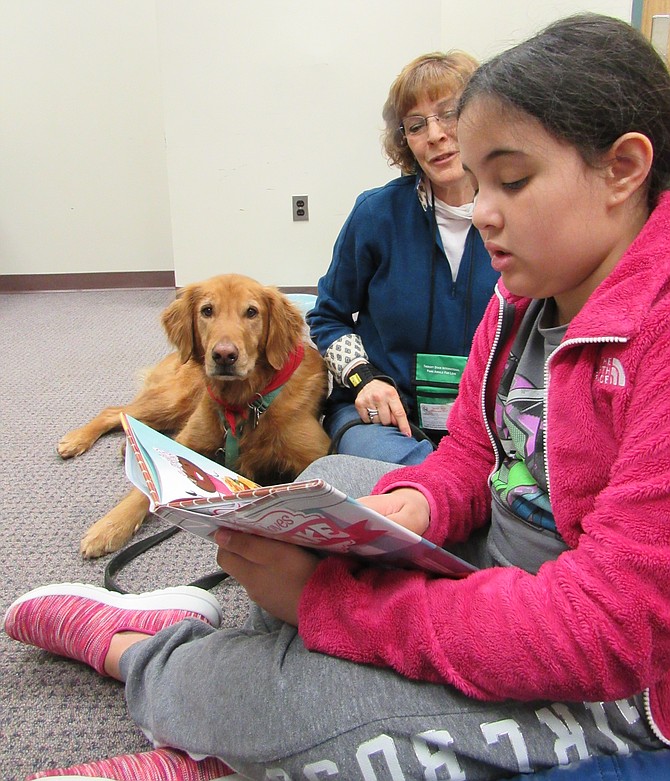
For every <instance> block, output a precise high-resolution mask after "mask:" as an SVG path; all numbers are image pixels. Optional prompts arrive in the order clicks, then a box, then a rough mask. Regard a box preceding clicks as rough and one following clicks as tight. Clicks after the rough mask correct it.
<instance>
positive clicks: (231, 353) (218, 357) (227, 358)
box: [212, 343, 240, 366]
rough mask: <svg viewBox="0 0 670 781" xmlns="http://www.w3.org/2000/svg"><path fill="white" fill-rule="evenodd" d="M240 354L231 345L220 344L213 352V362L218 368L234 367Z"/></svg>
mask: <svg viewBox="0 0 670 781" xmlns="http://www.w3.org/2000/svg"><path fill="white" fill-rule="evenodd" d="M239 356H240V353H239V351H238V349H237V347H235V345H234V344H231V343H220V344H217V345H216V347H215V348H214V349H213V350H212V360H213V361H214V363H216V364H217V365H218V366H232V365H233V364H234V363H235V361H237V359H238V358H239Z"/></svg>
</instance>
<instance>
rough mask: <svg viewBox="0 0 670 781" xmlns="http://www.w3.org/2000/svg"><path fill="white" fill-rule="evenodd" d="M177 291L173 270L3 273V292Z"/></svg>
mask: <svg viewBox="0 0 670 781" xmlns="http://www.w3.org/2000/svg"><path fill="white" fill-rule="evenodd" d="M143 287H144V288H151V287H156V288H161V287H167V288H176V284H175V277H174V271H108V272H104V271H103V272H94V273H81V274H0V293H37V292H50V293H52V292H58V291H67V290H114V289H134V288H135V289H137V288H143ZM279 289H280V290H281V291H282V292H284V293H310V294H312V295H316V286H315V285H308V286H297V287H296V286H292V285H280V286H279Z"/></svg>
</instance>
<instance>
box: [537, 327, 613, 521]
mask: <svg viewBox="0 0 670 781" xmlns="http://www.w3.org/2000/svg"><path fill="white" fill-rule="evenodd" d="M627 341H628V339H627V337H625V336H591V337H581V338H580V337H576V338H573V339H566V341H565V342H561V343H560V344H559V345H558V347H557V348H556V349H555V350H554V351H553V352H552V353H551V355H550V356H549V357H548V358H547V361H546V363H545V364H544V404H543V408H544V409H543V413H542V415H543V423H544V474H545V476H546V480H547V497H548V499H549V506H551V481H550V479H549V456H548V455H547V453H548V452H549V446H548V443H549V426H548V423H547V422H548V414H547V413H548V407H549V382H550V379H551V371H550V369H549V363H550V362H551V361H552V360H553V358H554V356H555V355H556V354H557V353H559V352H560V351H561V350H562V349H563V348H564V347H574V346H575V345H585V344H617V343H618V344H625V343H626V342H627Z"/></svg>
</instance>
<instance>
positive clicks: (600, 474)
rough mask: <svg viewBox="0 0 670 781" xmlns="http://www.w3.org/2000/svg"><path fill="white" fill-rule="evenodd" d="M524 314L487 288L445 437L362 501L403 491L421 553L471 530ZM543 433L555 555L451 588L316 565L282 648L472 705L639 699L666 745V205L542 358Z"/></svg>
mask: <svg viewBox="0 0 670 781" xmlns="http://www.w3.org/2000/svg"><path fill="white" fill-rule="evenodd" d="M528 303H529V301H528V300H527V299H519V298H516V297H514V296H512V295H511V294H509V293H508V292H507V291H506V290H505V289H504V288H503V286H502V285H500V286H499V287H498V289H497V290H496V295H495V296H494V297H493V299H492V301H491V303H490V305H489V307H488V309H487V312H486V314H485V316H484V319H483V321H482V323H481V325H480V327H479V329H478V331H477V333H476V335H475V340H474V344H473V349H472V353H471V357H470V360H469V361H468V365H467V368H466V371H465V374H464V377H463V382H462V386H461V392H460V394H459V399H458V401H457V403H456V405H455V407H454V409H453V411H452V414H451V417H450V419H449V429H450V435H449V436H448V437H445V438H444V439H443V440H442V442H441V444H440V447H439V448H438V450H437V451H436V452H435V453H434V454H432V455H431V456H430V457H429V458H428V459H427V460H426V461H425V462H424V463H423V464H420V465H418V466H412V467H405V468H401V469H398V470H395V471H393V472H392V473H390V474H388V475H387V476H385V477H384V478H383V479H382V480H381V481H380V483H379V484H378V485H377V487H376V489H375V492H376V493H384V492H387V491H391V490H393V489H394V488H398V487H400V486H413V487H416V488H419V489H420V490H421V491H422V492H423V493H424V494H425V495H426V496H427V497H428V500H429V502H430V507H431V521H430V526H429V528H428V530H427V533H426V535H425V536H426V537H427V538H428V539H430V540H432V541H433V542H435V543H437V544H440V545H448V544H449V543H451V542H456V541H460V540H464V539H466V538H467V537H468V536H469V535H470V533H471V532H472V531H474V530H475V529H477V528H478V527H481V526H483V525H484V524H486V523H487V521H488V519H489V512H490V503H491V494H490V489H489V486H488V477H489V475H490V473H491V472H492V470H493V469H494V468H495V467H496V465H497V452H496V449H495V445H494V440H493V438H492V436H491V431H492V423H491V421H492V412H493V399H494V395H495V391H496V389H497V386H498V383H499V380H500V375H501V373H502V369H503V367H504V363H505V360H506V357H507V355H508V352H509V348H510V345H511V342H512V340H513V338H514V334H515V333H516V330H517V328H518V325H519V322H520V321H521V318H522V316H523V313H524V311H525V310H526V308H527V306H528ZM508 318H511V324H512V327H511V328H507V329H505V327H504V325H503V323H504V322H507V321H508ZM505 331H507V333H506V335H505ZM501 334H502V335H501ZM545 428H546V449H547V453H546V456H547V474H548V483H549V493H550V498H551V504H552V508H553V510H554V515H555V519H556V524H557V527H558V529H559V530H560V532H561V534H562V535H563V538H564V540H565V542H566V543H567V545H568V546H569V548H570V550H568V551H566V552H565V553H563V554H562V555H561V556H559V558H558V559H557V560H556V561H550V562H547V563H545V564H544V565H543V566H542V567H541V568H540V570H539V572H538V573H537V575H532V574H529V573H527V572H525V571H523V570H521V569H518V568H516V567H509V568H502V567H494V568H491V569H486V570H482V571H480V572H477V573H475V574H473V575H471V576H469V577H468V578H466V579H465V580H449V579H445V578H438V577H434V576H430V575H428V574H425V573H422V572H413V571H402V570H388V569H381V568H373V567H366V566H365V565H363V564H361V563H360V562H358V561H354V560H350V559H346V558H343V557H331V558H328V559H326V560H324V562H323V563H321V564H320V565H319V567H318V568H317V570H316V572H315V574H314V575H313V577H312V578H311V579H310V581H309V583H308V584H307V587H306V588H305V590H304V592H303V596H302V600H301V604H300V613H299V617H300V622H299V630H300V634H301V636H302V638H303V640H304V642H305V644H306V646H307V647H308V648H310V649H312V650H315V651H320V652H323V653H327V654H331V655H334V656H339V657H343V658H345V659H350V660H353V661H355V662H361V663H369V664H374V665H380V666H384V667H390V668H392V669H394V670H396V671H397V672H399V673H401V674H402V675H405V676H407V677H410V678H414V679H418V680H424V681H433V682H435V683H447V684H451V685H453V686H455V687H456V688H457V689H459V690H461V691H462V692H464V693H465V694H467V695H469V696H471V697H475V698H480V699H484V700H504V699H507V698H511V699H515V700H535V699H554V700H565V701H569V700H573V701H583V700H613V699H618V698H622V697H628V696H631V695H633V694H635V693H638V692H641V691H643V690H644V689H646V688H647V687H651V688H652V696H651V698H650V699H651V707H652V708H653V709H654V711H655V714H654V715H657V714H658V718H657V723H656V724H655V725H654V727H655V729H656V731H657V733H661V734H662V733H664V732H665V734H666V735H670V729H668V727H670V717H665V718H663V716H662V714H663V712H665V713H666V714H670V679H668V678H667V675H668V672H669V671H670V435H669V434H670V193H666V194H665V195H664V196H663V198H662V200H661V202H660V204H659V206H658V207H657V208H656V209H655V210H654V212H653V213H652V215H651V217H650V218H649V220H648V222H647V224H646V225H645V227H644V228H643V230H642V231H641V233H640V234H639V235H638V237H637V238H636V239H635V241H634V242H633V244H632V245H631V246H630V247H629V249H628V251H627V252H626V253H625V255H624V256H623V257H622V258H621V260H620V261H619V263H618V264H617V266H616V268H615V269H614V270H613V271H612V273H611V274H610V276H609V277H608V278H607V279H606V280H604V281H603V282H602V283H601V284H600V286H599V287H598V288H597V290H595V291H594V293H593V294H592V295H591V297H590V298H589V300H588V301H587V303H586V304H585V306H584V307H583V309H582V310H581V312H580V313H579V314H578V315H577V316H576V317H575V318H574V319H573V321H572V322H571V323H570V326H569V328H568V331H567V334H566V336H565V339H564V340H563V343H562V344H561V346H560V347H559V348H558V350H557V351H556V352H555V353H554V354H553V355H552V357H551V359H550V361H549V365H548V368H547V399H546V420H545ZM664 692H665V693H664ZM666 729H667V732H666Z"/></svg>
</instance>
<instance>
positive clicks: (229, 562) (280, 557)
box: [214, 529, 319, 626]
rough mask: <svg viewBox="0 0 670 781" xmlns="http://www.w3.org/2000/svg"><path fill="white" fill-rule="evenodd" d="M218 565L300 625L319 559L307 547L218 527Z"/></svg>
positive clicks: (254, 595) (258, 598)
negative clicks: (304, 595) (302, 602)
mask: <svg viewBox="0 0 670 781" xmlns="http://www.w3.org/2000/svg"><path fill="white" fill-rule="evenodd" d="M214 540H215V541H216V543H217V545H218V546H219V552H218V554H217V557H216V561H217V563H218V565H219V566H220V567H221V569H223V570H224V571H225V572H227V573H228V574H229V575H232V577H234V578H235V580H237V581H238V582H239V583H240V584H241V585H242V586H243V587H244V589H245V590H246V592H247V594H248V595H249V597H250V599H252V600H253V601H254V602H255V603H256V604H257V605H260V607H262V608H263V609H264V610H267V611H268V613H271V614H272V615H273V616H275V617H276V618H279V619H281V620H282V621H286V623H288V624H292V625H293V626H298V604H299V602H300V596H301V594H302V590H303V588H304V587H305V584H306V583H307V581H308V580H309V579H310V577H311V576H312V573H313V572H314V570H315V569H316V567H317V565H318V563H319V558H318V557H317V556H315V555H314V554H313V553H309V552H308V551H306V550H305V549H304V548H300V547H299V546H297V545H291V544H289V543H287V542H279V541H278V540H270V539H267V538H266V537H258V536H257V535H255V534H248V533H246V532H233V531H228V530H227V529H219V531H217V532H216V534H215V535H214Z"/></svg>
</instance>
